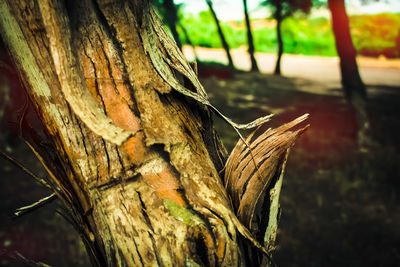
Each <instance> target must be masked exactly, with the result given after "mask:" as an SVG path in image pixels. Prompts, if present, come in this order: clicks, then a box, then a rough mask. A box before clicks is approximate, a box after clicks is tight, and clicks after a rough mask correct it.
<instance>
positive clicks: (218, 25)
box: [206, 0, 234, 69]
mask: <svg viewBox="0 0 400 267" xmlns="http://www.w3.org/2000/svg"><path fill="white" fill-rule="evenodd" d="M206 2H207V5H208V7H209V8H210V11H211V14H212V16H213V18H214V21H215V24H216V25H217V30H218V34H219V37H220V38H221V43H222V46H223V47H224V49H225V53H226V57H227V58H228V66H229V67H230V68H232V69H233V68H234V66H233V60H232V56H231V52H230V49H229V45H228V42H227V41H226V39H225V36H224V33H223V32H222V28H221V25H220V23H219V20H218V17H217V14H216V13H215V10H214V8H213V4H212V1H211V0H206Z"/></svg>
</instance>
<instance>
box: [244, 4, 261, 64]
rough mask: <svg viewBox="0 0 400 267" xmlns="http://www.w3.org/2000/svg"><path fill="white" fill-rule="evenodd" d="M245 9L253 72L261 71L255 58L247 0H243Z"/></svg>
mask: <svg viewBox="0 0 400 267" xmlns="http://www.w3.org/2000/svg"><path fill="white" fill-rule="evenodd" d="M243 7H244V18H245V21H246V28H247V43H248V45H249V55H250V61H251V71H259V69H258V66H257V61H256V58H255V57H254V41H253V34H252V31H251V24H250V18H249V12H248V10H247V0H243Z"/></svg>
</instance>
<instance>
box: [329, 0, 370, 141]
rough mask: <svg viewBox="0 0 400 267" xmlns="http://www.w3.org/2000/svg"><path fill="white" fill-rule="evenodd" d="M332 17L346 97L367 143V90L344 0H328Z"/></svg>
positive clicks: (360, 134)
mask: <svg viewBox="0 0 400 267" xmlns="http://www.w3.org/2000/svg"><path fill="white" fill-rule="evenodd" d="M328 5H329V9H330V11H331V15H332V28H333V32H334V34H335V42H336V50H337V53H338V55H339V58H340V71H341V76H342V86H343V89H344V93H345V97H346V98H347V100H348V101H349V103H351V105H352V106H353V107H354V109H355V111H356V116H357V121H358V124H359V125H358V128H359V131H358V140H359V142H360V143H361V144H363V143H365V142H366V139H368V138H367V133H368V131H369V128H370V123H369V118H368V114H367V107H366V101H367V90H366V88H365V85H364V83H363V82H362V80H361V76H360V73H359V71H358V66H357V61H356V56H357V53H356V49H355V48H354V45H353V41H352V39H351V34H350V27H349V19H348V17H347V13H346V8H345V3H344V0H328Z"/></svg>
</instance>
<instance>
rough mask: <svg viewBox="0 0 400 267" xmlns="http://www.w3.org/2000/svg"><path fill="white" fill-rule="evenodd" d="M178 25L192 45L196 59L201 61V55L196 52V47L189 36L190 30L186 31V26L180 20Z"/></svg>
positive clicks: (187, 41)
mask: <svg viewBox="0 0 400 267" xmlns="http://www.w3.org/2000/svg"><path fill="white" fill-rule="evenodd" d="M178 25H179V27H180V28H181V29H182V32H183V34H184V35H185V39H186V43H188V44H189V45H190V47H192V50H193V54H194V58H195V60H196V61H199V57H198V55H197V53H196V48H195V46H194V45H193V43H192V40H191V39H190V36H189V34H188V32H187V31H186V28H185V27H184V26H183V25H182V23H180V22H179V23H178Z"/></svg>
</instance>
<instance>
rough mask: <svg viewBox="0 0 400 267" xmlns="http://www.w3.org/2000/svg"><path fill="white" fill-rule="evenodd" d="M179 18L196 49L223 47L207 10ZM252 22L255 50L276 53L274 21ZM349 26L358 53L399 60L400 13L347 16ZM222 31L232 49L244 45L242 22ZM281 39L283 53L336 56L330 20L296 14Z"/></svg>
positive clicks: (226, 25)
mask: <svg viewBox="0 0 400 267" xmlns="http://www.w3.org/2000/svg"><path fill="white" fill-rule="evenodd" d="M180 19H181V22H182V24H183V25H184V26H185V27H186V28H187V32H188V34H189V36H190V37H191V40H192V42H193V44H194V45H195V46H202V47H209V48H222V45H221V42H220V39H219V37H218V34H217V29H216V26H215V23H214V21H213V18H212V16H211V14H210V12H209V11H202V12H200V13H199V15H198V16H194V15H193V14H182V13H180ZM252 23H253V35H254V46H255V49H256V51H258V52H267V53H275V52H276V50H277V39H276V33H275V32H276V31H275V26H276V23H275V22H274V20H273V19H267V20H252ZM350 24H351V31H352V36H353V42H354V45H355V47H356V49H357V51H358V53H360V54H363V55H367V56H379V55H384V56H386V57H400V14H377V15H357V16H350ZM222 28H223V31H224V32H225V35H226V38H227V41H228V43H229V45H230V46H231V48H239V47H241V46H247V39H246V28H245V25H244V22H243V21H232V22H223V23H222ZM178 30H179V29H178ZM179 34H180V36H181V40H184V39H185V38H184V35H183V33H182V32H179ZM282 36H283V42H284V46H285V53H290V54H304V55H320V56H335V55H336V48H335V39H334V35H333V33H332V29H331V23H330V19H329V18H324V17H319V18H306V17H305V16H304V15H303V16H302V15H300V14H296V13H295V14H294V15H293V16H290V17H287V18H286V19H285V20H284V21H283V22H282Z"/></svg>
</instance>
